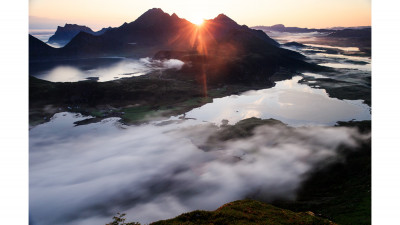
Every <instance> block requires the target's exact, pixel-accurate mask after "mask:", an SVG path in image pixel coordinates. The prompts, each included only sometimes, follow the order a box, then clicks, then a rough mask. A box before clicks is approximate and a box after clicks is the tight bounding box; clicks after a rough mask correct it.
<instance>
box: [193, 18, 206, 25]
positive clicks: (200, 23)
mask: <svg viewBox="0 0 400 225" xmlns="http://www.w3.org/2000/svg"><path fill="white" fill-rule="evenodd" d="M190 22H192V23H193V24H195V25H197V26H201V25H202V24H203V23H204V19H203V18H202V17H200V16H196V17H192V18H191V19H190Z"/></svg>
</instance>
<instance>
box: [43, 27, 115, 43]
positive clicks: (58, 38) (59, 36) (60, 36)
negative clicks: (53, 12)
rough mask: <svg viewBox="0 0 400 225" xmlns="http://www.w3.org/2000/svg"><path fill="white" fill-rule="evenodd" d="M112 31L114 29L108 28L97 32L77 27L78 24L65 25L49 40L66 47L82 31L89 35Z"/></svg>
mask: <svg viewBox="0 0 400 225" xmlns="http://www.w3.org/2000/svg"><path fill="white" fill-rule="evenodd" d="M110 29H112V28H111V27H108V28H103V29H101V30H99V31H96V32H95V31H93V30H92V29H90V28H89V27H87V26H81V25H77V24H65V26H64V27H61V26H58V27H57V30H56V32H55V33H54V35H53V36H51V37H50V38H49V41H48V43H50V44H58V45H61V46H64V45H65V44H67V43H68V42H69V41H71V39H72V38H74V37H75V36H76V35H77V34H78V33H79V32H81V31H82V32H86V33H89V34H93V35H102V34H104V33H105V32H106V31H107V30H110Z"/></svg>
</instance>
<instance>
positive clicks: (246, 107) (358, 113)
mask: <svg viewBox="0 0 400 225" xmlns="http://www.w3.org/2000/svg"><path fill="white" fill-rule="evenodd" d="M308 75H311V74H308ZM300 79H301V77H300V76H296V77H294V78H293V79H291V80H286V81H280V82H277V84H276V86H275V87H273V88H269V89H263V90H258V91H248V92H245V93H243V94H241V95H239V96H234V97H233V96H227V97H223V98H217V99H214V100H213V102H212V103H208V104H206V105H204V106H202V107H199V108H196V109H193V110H191V111H189V112H187V113H186V116H187V117H189V118H195V119H197V120H199V121H208V122H213V123H216V124H220V123H221V121H222V120H223V119H227V120H229V122H230V124H233V123H236V122H237V121H239V120H242V119H244V118H247V116H246V115H247V114H248V113H251V114H254V115H258V117H260V118H263V119H268V118H274V119H278V120H281V121H282V122H284V123H287V124H289V125H291V126H302V125H333V124H335V123H336V122H337V121H349V120H352V119H355V120H369V119H371V114H370V108H369V106H368V105H366V104H363V103H362V101H361V100H353V101H343V100H339V99H336V98H330V97H329V95H328V94H327V93H326V91H325V90H324V89H315V88H312V87H309V86H308V85H305V84H300V83H298V81H299V80H300ZM237 111H239V112H240V113H238V112H237ZM256 111H258V113H255V112H256ZM171 119H176V118H175V117H172V118H171Z"/></svg>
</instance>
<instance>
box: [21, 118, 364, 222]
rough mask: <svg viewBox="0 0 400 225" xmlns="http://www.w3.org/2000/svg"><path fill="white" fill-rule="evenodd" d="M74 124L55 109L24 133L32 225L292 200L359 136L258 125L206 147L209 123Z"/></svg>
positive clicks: (211, 130)
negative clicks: (309, 177)
mask: <svg viewBox="0 0 400 225" xmlns="http://www.w3.org/2000/svg"><path fill="white" fill-rule="evenodd" d="M82 119H84V117H82V116H79V115H75V114H72V113H58V114H56V115H55V117H54V118H53V119H52V120H51V121H50V122H49V123H46V124H42V125H39V126H37V127H35V128H33V129H32V130H31V131H30V134H29V135H30V143H29V145H30V156H29V157H30V199H29V200H30V216H31V220H32V223H33V224H44V225H46V224H105V223H106V222H110V221H111V220H112V216H113V215H115V214H116V213H117V212H127V218H128V221H139V222H142V223H149V222H153V221H156V220H160V219H167V218H171V217H174V216H177V215H179V214H181V213H183V212H187V211H191V210H195V209H205V210H215V209H216V208H217V207H219V206H220V205H222V204H224V203H227V202H230V201H233V200H237V199H243V198H245V197H247V196H256V197H257V198H260V199H263V200H266V201H271V200H274V199H277V198H286V199H293V198H295V196H296V190H297V189H298V188H299V186H300V184H301V182H302V181H304V179H306V178H307V175H308V174H309V173H310V172H311V171H313V170H314V169H315V168H316V167H317V166H321V165H324V164H326V163H327V162H333V161H336V160H340V152H341V151H340V150H341V149H343V148H342V147H343V146H345V147H350V148H355V147H357V146H358V144H359V142H360V141H362V140H363V139H365V138H367V137H365V136H363V135H361V134H359V133H358V132H357V131H356V130H355V129H351V128H344V127H306V128H290V127H287V126H283V125H278V126H268V125H265V126H260V127H258V128H256V129H255V130H254V134H253V135H252V136H250V137H247V138H243V139H236V140H230V141H226V142H222V141H217V142H212V143H209V142H208V140H209V139H208V138H209V136H211V135H214V134H216V132H218V130H219V129H220V128H217V127H216V126H214V125H210V124H203V125H195V126H192V125H190V124H189V123H187V125H186V122H183V123H181V124H179V127H178V125H177V124H169V125H165V126H155V125H141V126H131V127H127V126H122V125H121V124H119V123H118V122H117V120H118V118H110V119H106V120H103V121H102V122H99V123H95V124H89V125H83V126H74V125H73V122H75V121H78V120H82ZM206 144H208V145H209V146H211V147H210V148H209V149H207V150H204V148H201V146H204V145H206Z"/></svg>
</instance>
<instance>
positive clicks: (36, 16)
mask: <svg viewBox="0 0 400 225" xmlns="http://www.w3.org/2000/svg"><path fill="white" fill-rule="evenodd" d="M150 8H161V9H162V10H163V11H164V12H166V13H169V14H172V13H174V12H175V13H176V14H177V15H178V16H179V17H181V18H185V19H188V20H189V21H193V20H198V19H199V18H204V19H211V18H214V17H216V16H217V15H218V14H220V13H224V14H226V15H227V16H229V17H230V18H232V19H233V20H235V21H236V22H238V23H239V24H246V25H248V26H257V25H266V26H270V25H274V24H284V25H285V26H297V27H308V28H326V27H334V26H346V27H348V26H370V25H371V1H370V0H323V1H321V0H246V1H243V0H219V1H217V0H214V1H212V0H202V1H188V0H145V1H134V0H114V1H110V0H30V1H29V16H30V27H31V28H33V27H35V28H38V27H40V26H41V25H43V27H47V28H50V27H54V28H56V25H55V24H57V25H64V24H65V23H76V24H80V25H87V26H89V27H91V28H92V29H94V30H97V29H100V28H102V27H108V26H112V27H116V26H120V25H121V24H123V23H124V22H128V23H129V22H132V21H134V20H135V19H136V18H137V17H139V16H140V15H141V14H143V13H144V12H146V11H147V10H148V9H150ZM45 24H47V25H45Z"/></svg>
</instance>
